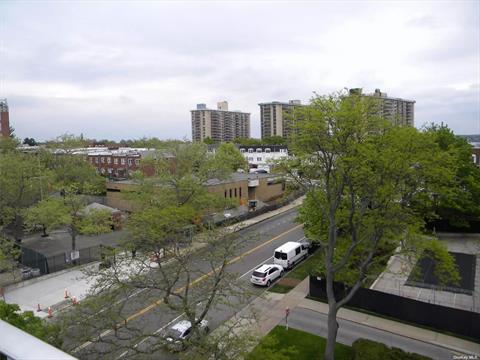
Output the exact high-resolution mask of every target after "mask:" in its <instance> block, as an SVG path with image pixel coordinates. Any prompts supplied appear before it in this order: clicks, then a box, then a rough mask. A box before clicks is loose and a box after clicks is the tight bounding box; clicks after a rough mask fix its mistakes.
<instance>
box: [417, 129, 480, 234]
mask: <svg viewBox="0 0 480 360" xmlns="http://www.w3.org/2000/svg"><path fill="white" fill-rule="evenodd" d="M425 132H426V133H427V134H429V135H430V136H432V138H433V139H434V141H435V143H436V144H437V145H438V148H439V149H440V151H441V152H442V153H443V154H445V155H446V156H450V157H451V158H453V163H452V165H451V169H453V171H454V181H455V182H454V184H453V186H450V187H449V188H444V189H442V190H441V191H438V192H436V193H434V194H432V198H433V200H434V201H433V203H431V204H430V208H431V211H432V212H434V213H435V214H436V215H437V216H438V217H439V218H440V219H443V220H447V221H448V222H449V223H450V225H452V226H456V227H468V226H469V220H478V219H479V217H480V169H479V168H478V166H476V165H475V164H474V163H473V162H472V147H471V145H470V144H468V142H467V141H466V140H465V139H464V138H460V137H457V136H455V135H454V134H453V132H452V131H451V130H450V129H449V128H448V127H447V126H446V125H443V124H441V125H435V124H431V125H430V126H428V127H426V128H425Z"/></svg>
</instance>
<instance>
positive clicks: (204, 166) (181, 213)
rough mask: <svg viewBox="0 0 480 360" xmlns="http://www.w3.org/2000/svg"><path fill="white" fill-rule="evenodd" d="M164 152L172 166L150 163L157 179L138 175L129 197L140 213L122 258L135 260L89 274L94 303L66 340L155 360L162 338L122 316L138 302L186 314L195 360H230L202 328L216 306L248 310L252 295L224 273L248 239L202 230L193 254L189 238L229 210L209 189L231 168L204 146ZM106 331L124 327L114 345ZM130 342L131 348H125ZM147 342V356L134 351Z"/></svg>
mask: <svg viewBox="0 0 480 360" xmlns="http://www.w3.org/2000/svg"><path fill="white" fill-rule="evenodd" d="M167 151H168V153H169V154H171V155H173V157H174V159H175V162H174V164H173V166H172V161H171V158H166V157H164V156H152V157H151V158H149V159H146V164H148V166H151V167H152V169H154V176H152V177H148V178H145V177H143V176H142V175H141V174H138V177H137V178H136V179H134V181H135V183H136V185H135V186H133V187H132V188H133V189H132V191H131V192H130V193H129V194H127V197H128V198H129V199H130V200H132V201H135V204H136V206H135V211H134V212H133V213H132V214H131V215H130V216H129V220H128V222H127V226H126V227H127V231H128V239H129V241H128V242H127V243H126V244H124V246H125V250H130V251H132V250H135V251H136V256H135V257H134V258H129V257H120V256H119V257H117V259H116V262H115V263H113V264H112V265H111V267H110V268H108V269H106V270H100V271H99V272H96V271H94V272H93V273H91V274H90V275H91V276H95V279H96V284H95V285H94V289H93V292H94V293H95V294H96V295H95V296H92V297H91V298H90V300H89V302H87V303H84V305H81V306H79V307H76V310H75V311H76V312H77V313H76V314H74V315H73V317H72V319H71V320H70V321H69V323H72V322H73V323H74V324H75V329H76V330H75V329H73V330H72V331H67V336H78V334H82V335H84V334H87V339H88V340H89V341H92V342H96V343H101V346H100V347H101V348H102V349H103V350H105V351H106V352H110V351H118V350H119V349H123V350H125V351H127V352H130V353H133V354H136V355H142V354H145V353H149V354H152V353H153V354H156V353H157V354H158V352H159V351H162V350H164V348H165V347H167V346H168V342H166V341H165V338H164V337H162V335H163V334H162V333H159V332H154V333H151V334H148V333H147V334H146V333H145V329H140V328H138V327H137V326H141V324H137V325H136V324H135V323H132V322H130V321H129V320H128V315H125V309H131V308H132V307H134V308H136V307H137V306H138V302H141V303H145V304H148V303H150V302H152V303H153V304H152V305H149V306H147V307H148V308H152V306H153V307H156V306H160V305H161V306H162V311H169V312H171V313H173V314H176V316H178V315H181V314H183V317H184V318H185V319H188V320H189V321H190V322H191V323H192V324H193V328H192V333H193V334H194V336H192V337H191V338H189V340H188V341H186V343H185V345H186V346H187V347H188V349H190V350H192V349H194V353H195V355H196V358H199V359H200V358H203V359H211V358H212V357H211V354H215V358H217V359H225V358H226V356H225V353H226V352H227V351H228V353H230V352H231V351H234V350H233V349H232V347H231V346H227V345H226V342H227V343H231V341H232V339H230V338H228V339H226V338H224V337H221V336H220V337H216V336H214V337H211V336H208V337H205V336H204V334H203V333H202V332H201V331H200V330H199V323H200V322H201V321H202V320H203V319H205V318H206V317H207V314H208V313H209V312H211V311H214V309H216V308H217V307H218V306H220V307H221V308H222V309H225V308H232V309H234V308H235V309H236V310H239V308H236V307H239V306H241V305H242V304H244V302H245V299H246V298H247V296H248V295H249V291H248V290H246V289H245V288H243V284H242V283H240V282H239V281H237V277H236V275H235V274H233V273H230V272H228V271H227V266H228V265H229V261H230V259H231V258H232V257H233V256H234V254H236V253H237V252H238V249H239V248H240V247H241V246H245V241H246V239H239V238H237V237H236V236H235V234H230V233H228V232H227V231H221V230H217V229H209V230H206V229H204V231H203V232H202V233H201V234H200V236H198V237H197V238H195V245H196V246H192V247H190V246H189V245H191V243H192V239H191V238H188V237H186V236H185V233H186V230H190V229H191V228H192V227H197V228H202V221H201V220H202V217H203V216H204V215H206V214H209V213H211V212H212V211H214V210H216V209H224V208H225V207H226V206H229V205H230V199H228V200H226V199H225V198H224V197H223V196H218V195H216V194H213V193H209V192H208V190H207V189H205V186H204V183H205V182H206V181H207V180H208V179H210V178H218V179H224V178H226V177H227V176H228V175H229V174H230V168H229V166H228V164H224V163H220V162H219V161H218V159H217V158H216V157H215V156H214V155H212V154H209V153H208V152H207V147H206V146H205V145H204V144H200V143H194V144H186V143H182V144H176V145H174V146H173V147H172V148H170V149H168V150H167ZM167 259H168V260H169V261H166V260H167ZM199 264H201V267H199ZM139 290H141V291H139ZM132 294H135V295H132ZM159 297H160V299H159ZM232 298H234V299H235V301H232V300H231V299H232ZM242 307H243V306H242ZM99 309H105V310H102V311H99ZM91 312H94V313H96V314H98V315H97V316H95V317H94V318H92V317H91V316H88V314H89V313H91ZM78 319H81V321H78ZM125 319H127V320H125ZM105 324H108V325H110V326H111V327H114V328H117V324H120V325H119V326H121V327H122V329H121V331H120V332H118V333H117V332H115V333H114V334H112V335H113V336H111V337H110V338H108V337H104V336H101V337H99V336H98V334H101V333H103V332H104V330H105V328H104V327H105ZM78 328H80V330H79V329H78ZM77 330H78V331H77ZM125 336H126V337H127V338H128V339H129V341H128V342H125V341H123V339H125ZM146 337H148V339H149V346H148V348H145V347H140V346H135V343H136V342H137V343H138V342H142V343H143V342H144V339H145V338H146ZM84 340H85V339H82V341H84ZM233 340H234V342H235V343H237V344H238V343H239V342H238V339H233ZM240 343H241V342H240ZM150 344H153V345H150ZM100 347H99V348H100ZM227 348H228V349H229V350H226V349H227ZM237 350H238V349H237ZM92 351H95V349H94V348H93V347H92ZM192 351H193V350H192ZM97 355H98V354H97Z"/></svg>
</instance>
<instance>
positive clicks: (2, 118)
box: [0, 99, 10, 137]
mask: <svg viewBox="0 0 480 360" xmlns="http://www.w3.org/2000/svg"><path fill="white" fill-rule="evenodd" d="M2 136H5V137H9V136H10V121H9V119H8V104H7V99H0V137H2Z"/></svg>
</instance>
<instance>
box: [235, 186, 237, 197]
mask: <svg viewBox="0 0 480 360" xmlns="http://www.w3.org/2000/svg"><path fill="white" fill-rule="evenodd" d="M235 197H237V188H235Z"/></svg>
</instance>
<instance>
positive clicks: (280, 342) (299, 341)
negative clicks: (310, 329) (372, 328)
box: [246, 326, 353, 360]
mask: <svg viewBox="0 0 480 360" xmlns="http://www.w3.org/2000/svg"><path fill="white" fill-rule="evenodd" d="M272 338H273V341H272ZM265 344H267V345H265ZM325 344H326V340H325V338H322V337H320V336H316V335H313V334H310V333H306V332H304V331H300V330H296V329H292V328H289V329H288V331H287V330H286V329H285V327H284V326H276V327H275V328H273V330H272V331H270V333H269V334H268V335H267V336H265V337H264V338H263V339H262V341H261V342H260V344H258V345H257V346H256V347H255V349H253V351H252V352H251V353H250V354H249V355H248V356H247V357H246V360H257V359H262V358H263V356H264V350H267V351H268V353H273V354H280V353H281V351H285V350H287V349H288V348H292V350H293V351H294V353H291V354H290V355H289V356H288V358H291V359H295V360H310V359H318V360H320V359H323V353H324V351H325ZM263 347H266V349H264V348H263ZM352 358H353V350H352V348H351V347H350V346H347V345H343V344H336V345H335V359H337V360H342V359H348V360H350V359H352Z"/></svg>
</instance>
